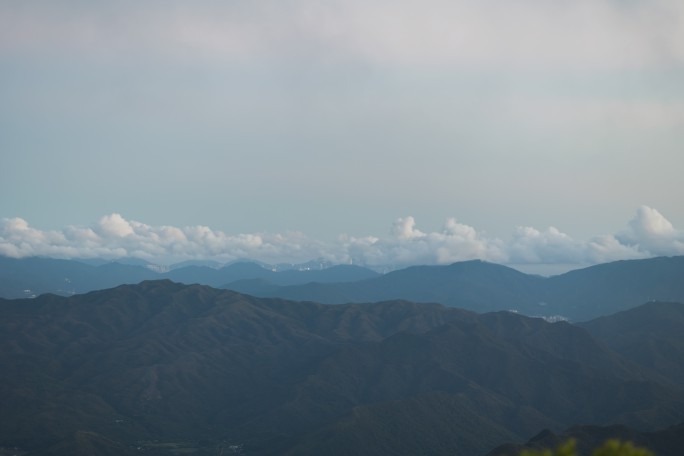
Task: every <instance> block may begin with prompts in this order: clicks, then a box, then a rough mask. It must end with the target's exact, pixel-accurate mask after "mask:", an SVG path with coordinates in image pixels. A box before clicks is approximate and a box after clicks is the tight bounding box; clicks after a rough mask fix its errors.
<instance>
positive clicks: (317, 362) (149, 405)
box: [0, 281, 684, 456]
mask: <svg viewBox="0 0 684 456" xmlns="http://www.w3.org/2000/svg"><path fill="white" fill-rule="evenodd" d="M0 365H2V366H3V368H2V369H1V370H0V447H15V446H16V447H18V448H19V451H23V452H25V453H28V454H52V455H67V454H69V455H70V454H126V453H129V452H135V451H137V450H135V451H134V450H133V449H134V448H138V447H140V448H141V449H142V450H144V451H145V452H146V453H147V454H180V453H183V452H186V453H190V452H194V454H198V455H201V454H220V453H221V452H223V453H224V454H229V452H230V451H233V452H238V451H242V452H244V454H249V455H281V454H292V455H317V454H330V455H338V454H339V455H342V454H359V455H376V454H397V455H402V454H406V455H409V454H411V455H414V454H419V453H423V454H434V455H450V456H458V455H464V456H469V455H472V456H476V455H479V454H484V453H485V452H486V451H488V450H489V449H491V448H493V447H494V446H496V445H498V444H501V443H503V442H506V441H524V440H525V439H527V438H529V437H530V436H531V435H534V434H535V433H537V432H538V431H539V429H543V428H551V429H554V430H561V429H564V428H567V427H568V426H570V425H573V424H576V423H592V424H610V423H623V424H626V425H631V426H634V427H635V428H639V429H642V430H654V429H656V428H659V427H664V426H667V425H670V424H673V423H676V422H680V421H682V420H684V394H683V393H682V391H681V388H680V386H679V385H675V384H672V383H669V382H664V381H661V380H662V377H661V376H660V375H659V374H658V373H656V372H653V371H651V370H649V369H647V368H644V367H641V366H639V365H637V364H636V363H635V362H633V361H630V360H628V359H626V358H625V357H623V356H620V355H619V354H617V353H615V352H614V351H612V350H610V349H609V348H607V347H606V346H605V345H603V343H600V342H598V341H597V340H596V339H594V338H593V337H592V336H591V335H590V334H589V332H587V331H586V330H585V329H582V328H579V327H575V326H572V325H569V324H567V323H563V322H561V323H555V324H551V323H547V322H545V321H543V320H541V319H532V318H527V317H524V316H521V315H517V314H513V313H508V312H499V313H490V314H484V315H477V314H475V313H472V312H468V311H464V310H459V309H455V308H445V307H443V306H441V305H436V304H432V305H428V304H414V303H411V302H406V301H392V302H381V303H377V304H347V305H339V306H326V305H321V304H315V303H311V302H290V301H284V300H281V299H259V298H253V297H249V296H244V295H241V294H238V293H235V292H232V291H228V290H217V289H212V288H209V287H206V286H200V285H192V286H186V285H181V284H178V283H173V282H170V281H149V282H143V283H141V284H139V285H126V286H120V287H117V288H114V289H108V290H103V291H97V292H92V293H88V294H85V295H77V296H72V297H69V298H65V297H59V296H55V295H44V296H41V297H38V298H36V299H31V300H11V301H7V300H0Z"/></svg>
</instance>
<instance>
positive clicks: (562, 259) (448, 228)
mask: <svg viewBox="0 0 684 456" xmlns="http://www.w3.org/2000/svg"><path fill="white" fill-rule="evenodd" d="M0 255H4V256H9V257H14V258H22V257H30V256H48V257H56V258H112V259H114V258H120V257H136V258H142V259H145V260H148V261H151V262H156V263H173V262H177V261H183V260H190V259H211V260H215V261H220V262H229V261H233V260H236V259H245V258H247V259H253V260H259V261H263V262H267V263H282V262H289V263H298V262H305V261H308V260H311V259H315V258H321V259H324V260H327V261H330V262H334V263H354V264H359V265H365V266H369V267H403V266H408V265H413V264H448V263H452V262H456V261H463V260H471V259H482V260H486V261H492V262H496V263H502V264H514V265H554V264H568V265H587V264H596V263H602V262H607V261H615V260H623V259H636V258H647V257H652V256H660V255H684V231H682V230H678V229H676V228H675V227H673V226H672V224H671V223H670V222H669V221H668V220H667V219H666V218H665V217H664V216H663V215H662V214H661V213H660V212H658V211H657V210H656V209H653V208H651V207H648V206H642V207H640V208H639V209H638V210H637V211H636V214H635V215H634V217H633V218H632V219H631V220H630V221H629V222H628V223H627V226H626V227H625V229H624V230H622V231H621V232H619V233H615V234H608V235H599V236H595V237H593V238H591V239H589V240H577V239H573V238H572V237H570V236H569V235H568V234H566V233H563V232H562V231H560V230H558V229H557V228H554V227H549V228H546V229H544V230H539V229H536V228H533V227H518V228H516V229H515V231H514V232H513V234H512V235H511V237H510V239H508V240H501V239H498V238H491V237H487V236H486V234H484V233H480V232H478V231H477V230H476V229H475V228H473V227H472V226H469V225H466V224H463V223H460V222H458V221H457V220H456V219H454V218H450V219H447V220H446V222H445V223H444V226H443V228H442V229H441V230H440V231H434V232H423V231H421V230H419V229H418V228H417V227H416V221H415V220H414V218H413V217H410V216H409V217H405V218H399V219H397V220H396V221H395V222H394V224H393V225H392V227H391V230H390V232H389V234H388V235H387V236H385V237H376V236H365V237H358V238H357V237H350V236H347V235H340V236H339V238H338V239H337V241H335V242H327V243H326V242H321V241H318V240H315V239H312V238H310V237H308V236H306V235H305V234H303V233H301V232H288V233H284V234H269V233H254V234H237V235H233V234H227V233H224V232H222V231H217V230H212V229H211V228H209V227H207V226H186V227H182V228H181V227H174V226H151V225H147V224H144V223H141V222H137V221H132V220H127V219H125V218H124V217H122V216H121V215H120V214H116V213H114V214H110V215H106V216H104V217H102V218H101V219H100V220H98V221H97V222H96V223H93V224H92V225H91V226H87V227H82V226H81V227H79V226H68V227H66V228H64V229H62V230H59V231H42V230H39V229H36V228H33V227H31V226H30V225H29V223H28V222H27V221H26V220H23V219H21V218H3V219H0Z"/></svg>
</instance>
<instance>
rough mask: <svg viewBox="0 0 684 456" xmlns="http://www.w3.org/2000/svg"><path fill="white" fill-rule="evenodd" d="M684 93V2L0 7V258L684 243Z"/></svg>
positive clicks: (590, 252)
mask: <svg viewBox="0 0 684 456" xmlns="http://www.w3.org/2000/svg"><path fill="white" fill-rule="evenodd" d="M682 81H684V3H682V2H680V1H678V0H648V1H647V0H633V1H628V2H626V1H618V0H578V1H575V2H569V3H568V2H560V1H558V2H553V1H548V2H538V1H536V0H522V1H519V2H507V1H503V0H485V1H475V0H452V1H446V0H426V1H424V2H413V1H407V0H398V1H391V2H390V1H388V0H367V1H361V0H345V1H342V0H333V1H329V2H314V1H311V0H265V1H261V2H224V1H217V0H198V1H196V2H184V1H181V0H167V1H164V2H161V1H157V0H152V1H148V2H133V1H121V2H106V3H105V2H83V1H78V0H65V1H60V2H53V1H47V0H25V1H21V2H11V1H2V0H0V218H1V219H2V226H1V227H0V229H2V231H1V232H0V246H2V247H0V248H1V249H2V250H0V253H2V254H9V255H24V254H25V253H26V252H31V251H35V252H42V253H37V254H44V255H50V252H54V254H55V255H66V254H67V253H68V252H69V251H72V252H74V253H77V254H83V252H88V255H90V254H91V253H92V252H94V251H95V250H96V249H101V251H102V252H103V254H106V255H114V253H113V251H117V249H121V252H125V253H126V255H132V256H140V257H152V256H156V257H158V258H163V259H164V261H167V259H169V258H171V257H172V256H173V255H175V257H178V258H181V259H184V258H195V257H200V256H202V255H204V256H206V257H207V258H214V257H220V258H233V257H237V256H242V253H251V254H254V255H257V256H256V257H254V259H261V260H264V261H270V260H268V258H276V257H277V258H286V257H287V258H291V259H290V260H288V261H301V260H309V259H312V258H313V257H316V256H322V257H326V255H327V256H329V257H331V258H337V259H339V261H350V260H352V259H354V258H358V259H360V260H359V261H365V262H366V263H367V264H379V263H380V262H381V261H390V260H391V261H392V262H394V263H396V264H401V265H404V264H409V263H412V262H419V263H427V264H430V263H441V262H448V261H451V260H454V259H455V260H458V259H468V258H472V257H476V256H479V257H481V258H482V259H486V260H490V261H495V262H500V263H509V264H513V263H516V264H517V263H521V264H525V265H528V267H532V266H530V265H533V264H543V265H545V266H543V267H544V268H549V267H550V266H548V265H550V264H561V263H563V264H564V263H565V262H567V261H568V260H570V262H571V263H573V264H575V263H577V264H580V263H582V264H584V263H592V262H598V261H601V260H602V259H603V258H606V259H610V258H631V257H638V256H639V255H641V256H649V255H677V254H682V253H683V252H684V250H683V248H682V243H683V242H684V240H683V237H682V231H681V229H682V227H684V206H683V205H682V202H681V195H683V194H684V180H683V179H682V177H681V175H682V170H684V152H683V150H682V145H683V144H684V83H682ZM635 211H636V212H635ZM630 220H631V221H632V222H630ZM126 226H128V227H129V228H130V229H131V230H132V233H129V235H122V236H118V235H116V233H114V232H110V231H107V230H110V229H114V230H116V229H118V228H123V229H126V228H125V227H126ZM117 227H118V228H117ZM188 227H189V228H188ZM200 227H206V230H205V229H204V228H200ZM520 227H522V228H520ZM551 227H555V228H551ZM87 230H91V231H92V233H93V234H92V236H91V235H90V234H88V231H87ZM98 230H101V231H98ZM203 230H204V231H203ZM201 232H203V233H205V234H206V236H207V237H206V238H202V236H203V234H201ZM173 233H176V234H178V233H180V234H182V235H183V237H180V236H179V237H178V241H177V242H176V241H173V240H172V239H173V236H174V234H173ZM70 236H71V237H70ZM79 236H85V238H79ZM88 236H91V237H90V238H88ZM117 236H118V237H117ZM155 236H156V237H155ZM165 236H166V237H165ZM193 236H195V237H193ZM197 236H199V237H197ZM183 239H185V240H183ZM78 242H82V244H79V243H78ZM174 242H176V244H174ZM212 242H213V244H212ZM160 243H161V244H160ZM203 243H207V244H206V245H204V244H203ZM253 243H256V244H254V245H253ZM259 243H260V244H259ZM257 244H258V245H257ZM174 245H176V246H175V247H174ZM69 249H71V250H69ZM154 249H158V250H154ZM173 249H176V250H175V251H174V250H173ZM132 252H133V253H132ZM135 252H137V253H135ZM319 252H320V253H319ZM570 252H574V253H570ZM114 256H116V255H114Z"/></svg>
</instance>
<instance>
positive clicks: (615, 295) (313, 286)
mask: <svg viewBox="0 0 684 456" xmlns="http://www.w3.org/2000/svg"><path fill="white" fill-rule="evenodd" d="M150 267H151V265H149V264H147V265H130V264H120V263H111V262H110V263H105V264H102V265H99V266H93V265H86V264H84V263H81V262H77V261H69V260H52V259H46V258H26V259H19V260H18V259H11V258H2V257H0V296H3V297H7V298H20V297H26V296H32V295H38V294H41V293H47V292H50V293H56V294H61V295H70V294H74V293H84V292H87V291H92V290H97V289H102V288H107V287H113V286H116V285H119V284H124V283H128V284H134V283H138V282H140V281H142V280H150V279H170V280H173V281H176V282H181V283H187V284H192V283H199V284H203V285H210V286H214V287H222V288H228V289H232V290H235V291H239V292H242V293H247V294H251V295H254V296H260V297H281V298H285V299H291V300H298V301H315V302H321V303H326V304H342V303H348V302H375V301H386V300H392V299H404V300H411V301H416V302H437V303H441V304H444V305H447V306H453V307H460V308H464V309H469V310H473V311H476V312H490V311H496V310H514V311H517V312H520V313H523V314H525V315H531V316H545V317H548V318H566V319H569V320H571V321H586V320H590V319H592V318H596V317H599V316H601V315H608V314H611V313H615V312H618V311H621V310H626V309H630V308H632V307H635V306H638V305H640V304H643V303H644V302H648V301H653V300H658V301H670V302H684V257H661V258H653V259H648V260H631V261H618V262H614V263H607V264H602V265H597V266H592V267H589V268H585V269H581V270H577V271H571V272H568V273H566V274H562V275H559V276H554V277H549V278H545V277H540V276H536V275H529V274H523V273H521V272H519V271H516V270H514V269H511V268H508V267H506V266H502V265H498V264H493V263H487V262H483V261H465V262H460V263H454V264H451V265H448V266H413V267H409V268H406V269H401V270H397V271H393V272H390V273H387V274H384V275H380V274H378V273H377V272H374V271H371V270H370V269H366V268H362V267H359V266H352V265H338V266H331V267H327V268H323V269H315V268H312V269H304V270H299V269H285V270H280V271H274V270H273V269H274V268H271V269H269V268H265V267H264V266H262V265H260V264H257V263H253V262H236V263H232V264H229V265H226V266H224V267H221V268H215V267H210V266H201V265H188V266H185V267H180V268H175V269H172V270H170V271H168V272H163V273H162V272H159V271H153V270H151V269H150Z"/></svg>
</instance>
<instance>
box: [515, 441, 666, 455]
mask: <svg viewBox="0 0 684 456" xmlns="http://www.w3.org/2000/svg"><path fill="white" fill-rule="evenodd" d="M520 456H577V448H576V442H575V440H574V439H570V440H568V441H567V442H565V443H562V444H560V445H559V446H558V448H556V450H555V451H552V450H549V449H543V450H522V451H521V452H520ZM592 456H654V455H653V453H652V452H651V451H649V450H647V449H645V448H638V447H635V446H634V445H633V444H632V442H620V441H619V440H617V439H611V440H608V441H606V443H604V444H603V445H602V446H600V447H599V448H597V449H595V450H594V452H593V453H592Z"/></svg>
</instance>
